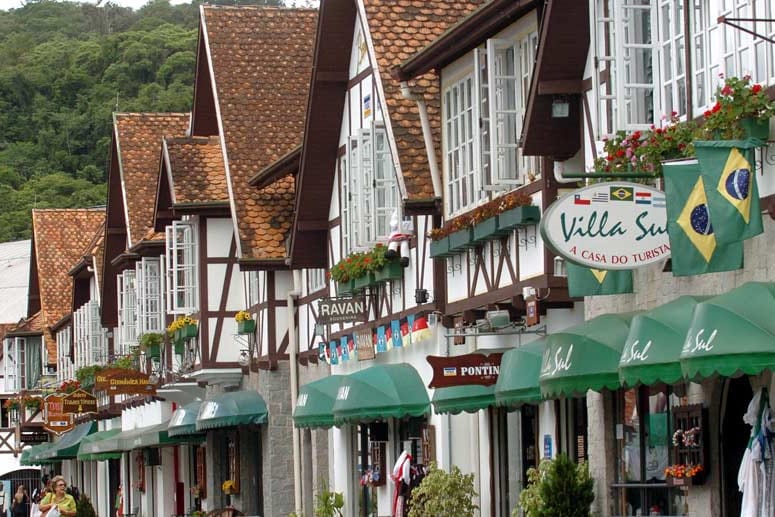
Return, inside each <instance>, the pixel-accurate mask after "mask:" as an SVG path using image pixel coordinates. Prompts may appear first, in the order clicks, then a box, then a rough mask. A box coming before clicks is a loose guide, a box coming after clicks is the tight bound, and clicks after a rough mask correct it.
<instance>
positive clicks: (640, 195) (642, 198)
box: [635, 192, 651, 205]
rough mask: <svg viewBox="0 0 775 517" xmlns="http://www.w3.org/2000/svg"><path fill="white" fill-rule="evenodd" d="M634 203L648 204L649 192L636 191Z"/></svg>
mask: <svg viewBox="0 0 775 517" xmlns="http://www.w3.org/2000/svg"><path fill="white" fill-rule="evenodd" d="M635 203H636V204H638V205H650V204H651V192H636V193H635Z"/></svg>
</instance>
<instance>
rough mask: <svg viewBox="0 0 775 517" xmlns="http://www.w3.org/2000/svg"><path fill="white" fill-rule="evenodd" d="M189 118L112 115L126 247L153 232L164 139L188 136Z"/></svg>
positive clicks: (153, 115)
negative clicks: (124, 217) (122, 202)
mask: <svg viewBox="0 0 775 517" xmlns="http://www.w3.org/2000/svg"><path fill="white" fill-rule="evenodd" d="M189 118H190V117H189V114H187V113H114V114H113V127H114V138H115V141H116V148H117V150H118V164H119V173H120V175H121V184H122V190H123V198H124V203H125V205H126V206H125V207H124V213H125V214H126V217H127V218H128V221H127V222H126V225H127V228H126V229H127V248H131V247H132V246H134V245H135V244H137V243H138V242H139V241H140V240H141V239H142V238H143V237H144V236H145V235H146V234H147V233H148V231H149V230H152V229H153V209H154V204H153V199H154V198H155V197H156V181H157V179H158V174H159V148H160V144H161V139H162V137H165V136H181V135H185V134H186V131H187V129H188V125H189Z"/></svg>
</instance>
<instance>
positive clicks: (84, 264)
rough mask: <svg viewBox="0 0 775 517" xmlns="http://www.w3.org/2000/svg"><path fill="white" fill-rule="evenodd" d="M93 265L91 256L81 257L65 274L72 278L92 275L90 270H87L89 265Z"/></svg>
mask: <svg viewBox="0 0 775 517" xmlns="http://www.w3.org/2000/svg"><path fill="white" fill-rule="evenodd" d="M93 265H94V259H93V258H92V257H89V256H84V257H81V260H79V261H78V262H77V263H76V264H75V266H73V268H72V269H70V271H68V272H67V274H68V275H69V276H71V277H73V278H83V277H90V276H92V272H91V271H89V267H91V266H93Z"/></svg>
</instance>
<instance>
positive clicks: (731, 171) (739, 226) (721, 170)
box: [695, 140, 764, 244]
mask: <svg viewBox="0 0 775 517" xmlns="http://www.w3.org/2000/svg"><path fill="white" fill-rule="evenodd" d="M695 148H696V150H697V159H698V160H699V162H700V171H701V173H702V179H703V185H704V188H705V196H706V197H707V199H708V211H709V212H710V216H711V218H712V219H713V222H714V224H715V228H714V229H715V236H716V243H717V244H729V243H731V242H739V241H743V240H745V239H750V238H751V237H754V236H756V235H759V234H760V233H762V231H764V229H763V226H762V216H761V209H760V208H759V189H758V188H757V184H756V176H755V170H754V163H755V162H754V156H753V152H754V151H753V145H751V144H749V143H747V142H738V141H733V142H729V141H717V140H713V141H698V142H696V144H695Z"/></svg>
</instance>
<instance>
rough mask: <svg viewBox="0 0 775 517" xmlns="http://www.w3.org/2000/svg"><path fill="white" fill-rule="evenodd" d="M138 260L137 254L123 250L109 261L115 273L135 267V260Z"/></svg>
mask: <svg viewBox="0 0 775 517" xmlns="http://www.w3.org/2000/svg"><path fill="white" fill-rule="evenodd" d="M138 260H140V256H139V255H137V254H135V253H131V252H127V251H125V252H124V253H120V254H119V255H118V256H116V258H114V259H113V260H112V261H111V263H110V265H112V266H113V267H114V268H115V270H116V272H117V273H120V272H122V271H124V270H125V269H129V268H133V267H135V262H137V261H138Z"/></svg>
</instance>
